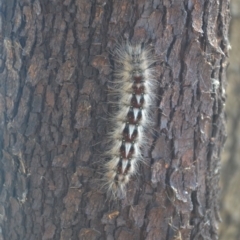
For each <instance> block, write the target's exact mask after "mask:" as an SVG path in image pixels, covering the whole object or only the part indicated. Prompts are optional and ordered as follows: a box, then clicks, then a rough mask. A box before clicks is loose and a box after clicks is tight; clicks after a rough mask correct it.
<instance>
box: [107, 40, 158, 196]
mask: <svg viewBox="0 0 240 240" xmlns="http://www.w3.org/2000/svg"><path fill="white" fill-rule="evenodd" d="M151 52H152V50H151V48H150V47H145V46H142V45H141V44H136V45H133V44H131V43H129V42H127V43H126V44H122V45H120V46H118V47H117V49H116V51H115V55H116V65H117V66H116V67H115V69H116V70H115V72H114V76H115V78H114V81H113V87H112V89H111V90H112V93H113V94H114V95H115V97H117V100H116V102H114V103H115V104H116V106H117V111H116V112H115V113H114V114H113V115H112V117H111V119H110V122H111V125H112V129H111V131H110V132H109V134H108V140H109V143H110V144H109V145H110V146H109V149H108V150H107V151H106V155H107V158H108V159H109V161H108V162H106V163H105V164H104V169H105V171H104V178H103V180H104V186H105V187H106V188H107V192H108V195H110V196H111V197H113V198H123V197H125V196H126V186H127V184H128V182H129V180H130V178H131V176H133V175H135V174H136V173H137V171H138V165H139V162H141V161H144V159H143V157H142V154H141V149H142V148H143V146H145V144H147V142H148V141H147V140H148V139H147V138H146V133H147V132H148V131H149V129H150V127H151V125H152V117H151V115H152V114H151V113H152V110H151V107H152V105H153V103H154V99H155V89H156V80H155V76H154V67H153V66H152V65H153V64H154V63H155V62H156V61H155V59H154V58H153V57H152V53H151Z"/></svg>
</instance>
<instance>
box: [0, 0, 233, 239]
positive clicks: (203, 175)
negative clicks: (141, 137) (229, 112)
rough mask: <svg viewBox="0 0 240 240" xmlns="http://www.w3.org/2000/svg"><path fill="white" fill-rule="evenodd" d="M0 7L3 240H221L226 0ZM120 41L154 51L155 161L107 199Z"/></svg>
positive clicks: (150, 158) (150, 156)
mask: <svg viewBox="0 0 240 240" xmlns="http://www.w3.org/2000/svg"><path fill="white" fill-rule="evenodd" d="M0 4H1V9H2V12H1V23H2V25H1V27H2V35H1V40H2V41H1V43H2V44H1V49H0V50H1V56H2V57H1V62H0V63H1V66H0V70H1V72H0V74H1V75H0V79H1V86H0V91H1V92H0V109H1V114H0V118H1V127H0V131H1V133H2V134H1V136H2V138H1V148H2V151H1V161H0V171H1V172H0V173H1V178H0V187H1V188H0V216H1V217H0V225H1V229H2V231H0V239H11V240H15V239H16V240H19V239H63V240H66V239H108V240H110V239H148V240H150V239H151V240H153V239H166V240H169V239H184V240H185V239H217V224H218V221H219V219H218V206H219V205H218V193H219V188H218V181H219V162H220V160H219V155H220V150H221V148H222V145H223V142H224V139H225V130H224V112H223V105H224V101H225V81H226V76H225V71H226V59H227V58H226V55H227V52H228V42H227V31H228V22H229V9H228V8H229V6H228V5H229V2H228V1H225V0H219V1H217V0H205V1H203V0H198V1H197V0H196V1H195V0H191V1H170V0H164V1H158V0H156V1H151V2H150V1H146V0H141V1H129V0H123V1H116V0H114V1H101V0H99V1H89V0H78V1H76V0H75V1H74V0H72V1H70V0H65V1H60V0H59V1H56V0H55V1H43V0H42V1H38V0H35V1H30V0H22V1H14V0H11V1H9V0H4V1H3V2H2V3H0ZM124 37H125V38H126V37H129V38H130V39H131V41H132V42H133V43H134V42H136V41H144V42H148V43H150V42H151V44H152V45H153V47H154V49H155V52H156V55H157V57H158V59H159V62H158V63H157V64H156V68H157V78H158V80H159V83H160V84H159V101H158V106H157V107H158V109H159V112H157V111H156V117H155V121H156V130H157V134H156V135H154V136H149V138H150V139H149V142H153V145H152V147H151V149H148V151H146V152H145V153H144V157H145V158H146V162H147V163H148V164H147V165H142V166H141V168H140V170H139V172H140V174H139V175H140V176H139V178H136V179H132V181H131V183H130V184H129V186H128V194H127V197H126V199H125V200H122V201H119V202H109V201H106V195H105V194H104V193H103V192H102V191H100V190H98V189H97V187H96V185H95V184H94V182H95V181H94V180H95V179H96V178H97V172H98V170H99V160H100V157H99V152H102V151H104V144H99V143H101V142H102V141H104V138H105V137H106V135H105V134H106V129H107V122H106V121H105V120H104V119H105V118H107V116H108V115H107V109H108V106H107V103H106V99H107V80H109V79H111V78H112V77H113V75H112V71H111V68H110V66H111V65H112V57H111V55H110V54H109V50H110V51H111V50H112V49H113V48H114V45H115V43H116V42H117V41H118V40H119V39H121V38H124Z"/></svg>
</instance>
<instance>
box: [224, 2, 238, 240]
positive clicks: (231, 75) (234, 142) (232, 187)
mask: <svg viewBox="0 0 240 240" xmlns="http://www.w3.org/2000/svg"><path fill="white" fill-rule="evenodd" d="M231 12H232V21H231V27H230V42H231V46H232V50H231V54H230V66H229V69H228V79H229V85H228V90H227V95H228V101H227V103H226V113H227V118H228V123H227V129H228V140H227V142H226V147H225V149H224V154H223V156H222V159H223V168H222V178H221V180H222V181H221V183H222V202H221V208H222V211H221V217H222V220H223V221H222V224H221V228H220V239H221V240H229V239H231V240H238V239H240V228H239V226H240V201H239V199H240V187H239V184H240V161H239V156H240V141H239V140H240V139H239V136H240V124H239V119H240V108H239V92H240V80H239V76H240V57H239V56H240V45H239V42H240V32H239V26H240V1H238V0H232V1H231Z"/></svg>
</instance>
